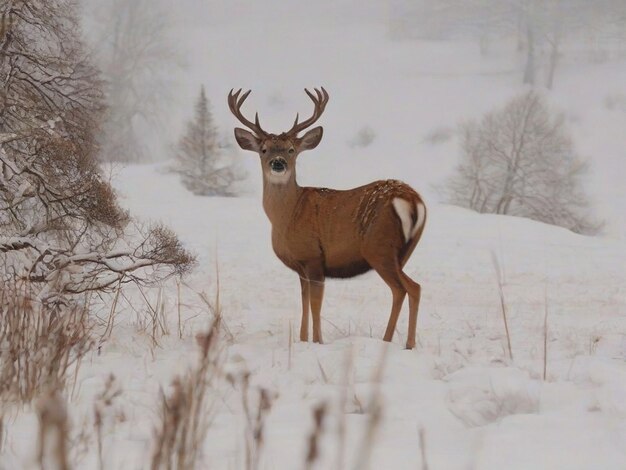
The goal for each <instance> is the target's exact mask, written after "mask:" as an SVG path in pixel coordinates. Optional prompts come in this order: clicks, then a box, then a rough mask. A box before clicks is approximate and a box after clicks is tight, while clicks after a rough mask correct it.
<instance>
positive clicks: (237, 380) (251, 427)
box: [226, 371, 274, 470]
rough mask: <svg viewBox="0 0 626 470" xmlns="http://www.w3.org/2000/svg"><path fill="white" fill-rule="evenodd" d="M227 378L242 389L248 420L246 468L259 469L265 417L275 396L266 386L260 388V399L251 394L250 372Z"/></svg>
mask: <svg viewBox="0 0 626 470" xmlns="http://www.w3.org/2000/svg"><path fill="white" fill-rule="evenodd" d="M226 379H227V380H228V381H229V382H230V384H231V385H232V386H233V387H239V389H240V390H241V403H242V408H243V413H244V418H245V420H246V427H245V432H244V441H245V449H246V461H245V469H246V470H258V469H259V468H260V466H261V457H262V454H263V446H264V444H265V419H266V418H267V415H268V414H269V412H270V411H271V409H272V404H273V401H274V397H273V396H272V394H271V393H270V392H269V391H268V390H267V389H265V388H259V389H258V400H256V401H254V400H255V397H251V396H250V388H251V387H250V373H249V372H247V371H243V372H241V373H239V374H237V375H232V374H229V375H227V376H226Z"/></svg>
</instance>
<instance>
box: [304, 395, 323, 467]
mask: <svg viewBox="0 0 626 470" xmlns="http://www.w3.org/2000/svg"><path fill="white" fill-rule="evenodd" d="M326 412H327V406H326V403H322V404H320V405H318V406H316V407H315V408H313V423H314V425H313V431H311V435H310V436H309V444H308V450H307V454H306V464H305V466H304V468H305V469H307V470H310V469H312V468H313V465H314V464H315V462H316V461H317V459H318V458H319V454H320V450H319V441H320V438H321V436H322V431H323V425H324V418H325V417H326Z"/></svg>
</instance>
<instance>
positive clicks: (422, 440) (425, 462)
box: [419, 426, 428, 470]
mask: <svg viewBox="0 0 626 470" xmlns="http://www.w3.org/2000/svg"><path fill="white" fill-rule="evenodd" d="M419 440H420V455H421V458H422V470H428V460H427V459H426V431H425V430H424V428H423V427H422V426H420V429H419Z"/></svg>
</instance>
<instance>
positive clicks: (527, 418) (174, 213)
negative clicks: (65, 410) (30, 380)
mask: <svg viewBox="0 0 626 470" xmlns="http://www.w3.org/2000/svg"><path fill="white" fill-rule="evenodd" d="M222 3H223V5H221V9H220V10H219V12H220V13H219V14H218V15H217V17H211V19H210V25H209V26H208V27H204V25H203V24H199V25H197V26H192V27H190V30H189V35H190V37H189V38H188V41H189V42H190V43H193V44H196V45H197V49H196V51H195V54H197V56H198V57H200V56H202V57H203V60H202V61H199V62H198V63H194V64H193V66H192V68H191V70H190V71H189V70H188V71H186V72H185V75H186V77H193V80H192V79H190V78H185V79H186V80H188V81H187V82H186V88H185V90H184V94H185V96H186V97H185V98H181V100H180V102H179V103H177V105H176V106H175V107H173V109H172V118H173V119H175V120H180V121H181V122H182V118H183V117H184V116H185V113H187V111H188V110H189V109H191V103H192V101H193V98H194V97H195V95H196V93H197V89H198V86H199V81H198V80H200V79H201V80H202V81H203V82H204V83H205V84H206V85H207V92H208V95H209V96H210V97H211V99H212V100H213V112H214V114H215V116H216V119H217V122H218V123H219V127H220V128H221V129H222V130H226V129H231V128H232V127H233V126H234V124H235V120H234V118H233V117H232V116H230V114H229V111H228V109H227V107H226V105H225V102H226V94H227V92H228V90H230V89H231V88H233V87H235V88H238V87H239V86H249V87H252V88H253V93H252V94H251V96H250V98H249V99H248V101H249V102H246V104H245V106H244V108H245V109H246V110H247V111H248V112H249V113H250V114H251V113H252V112H254V111H255V110H257V109H259V114H260V118H261V122H262V124H263V125H264V126H267V127H268V128H269V129H270V130H273V131H279V130H280V129H282V128H283V127H285V126H287V125H289V124H290V123H291V122H292V120H293V117H294V114H295V112H296V111H299V112H300V113H301V114H306V113H307V110H309V109H310V107H311V103H310V102H309V101H308V99H307V98H306V95H304V93H303V92H302V90H301V88H303V87H304V86H309V87H311V86H319V85H324V86H325V88H326V89H327V90H328V91H329V92H330V96H331V101H330V103H329V106H328V108H327V110H326V113H325V115H324V117H323V118H322V120H323V122H322V125H324V128H325V135H324V139H323V140H322V143H321V144H320V146H319V147H318V148H317V149H315V150H314V151H311V152H308V153H305V154H303V155H302V156H301V157H300V158H299V167H298V170H299V173H298V175H299V176H298V177H299V181H300V183H301V184H308V185H323V186H328V187H338V188H348V187H352V186H356V185H358V184H363V183H365V182H368V181H371V180H374V179H382V178H388V177H390V178H391V177H393V178H401V179H403V180H405V181H406V182H408V183H410V184H411V185H412V186H413V187H415V188H416V189H417V190H418V191H419V192H420V193H422V194H423V195H424V196H425V199H426V204H427V207H428V221H427V223H426V228H425V231H424V235H423V238H422V240H421V242H420V243H419V245H418V247H417V249H416V250H415V252H414V254H413V256H412V257H411V259H410V261H409V263H408V265H407V266H406V268H405V270H406V272H407V273H408V274H409V275H410V276H411V277H412V278H413V279H415V280H416V281H417V282H419V283H420V284H421V285H422V289H423V291H422V292H423V293H422V301H421V305H420V312H419V318H418V345H417V348H416V349H415V350H413V351H407V350H404V349H403V347H402V345H403V344H404V343H405V340H406V330H407V317H408V315H407V305H406V304H405V306H404V309H403V313H402V315H401V316H400V321H399V325H398V331H397V333H396V335H395V337H394V341H393V343H391V344H389V345H388V344H386V343H384V342H382V341H381V338H382V334H383V332H384V329H385V326H386V323H387V319H388V314H389V310H390V307H391V293H390V291H389V289H388V287H387V286H386V285H385V284H384V282H382V280H380V278H378V277H377V276H376V274H375V273H368V274H366V275H363V276H360V277H358V278H355V279H352V280H346V281H339V280H331V281H329V282H327V285H326V292H325V298H324V306H323V310H322V315H323V317H322V320H323V321H322V328H323V331H324V339H325V342H326V344H324V345H317V344H312V343H300V342H299V341H297V340H296V339H295V338H297V336H298V335H297V332H298V329H299V321H300V292H299V282H298V278H297V276H296V275H295V274H294V273H293V272H290V271H289V270H288V269H287V268H285V267H284V266H283V265H282V264H281V263H280V262H279V261H278V259H277V258H276V257H275V256H274V254H273V252H272V250H271V242H270V224H269V222H268V221H267V219H266V217H265V214H264V213H263V210H262V207H261V198H260V186H261V174H260V169H259V168H258V162H257V161H256V160H257V157H256V156H255V155H253V154H248V153H246V154H242V155H241V159H242V161H243V162H245V164H246V166H247V167H248V169H249V172H250V175H251V176H250V186H249V187H248V188H246V193H245V194H244V196H242V197H239V198H219V197H215V198H201V197H195V196H193V195H191V194H190V193H188V192H187V191H185V190H184V188H183V187H182V186H181V185H180V184H179V182H178V180H177V177H176V176H175V175H172V174H167V173H166V172H165V171H164V169H165V167H166V166H167V164H154V165H146V166H128V167H125V168H117V169H115V170H114V172H113V173H114V184H115V186H116V187H117V188H118V190H119V193H120V197H121V202H122V204H123V205H124V206H125V207H127V208H129V209H130V211H131V212H132V213H133V214H136V215H138V216H139V217H140V218H142V219H143V220H158V221H162V222H164V223H165V224H167V225H169V226H170V227H171V228H172V229H173V230H174V231H175V232H176V233H178V234H179V235H180V237H181V239H182V240H183V241H184V243H185V244H186V246H187V247H189V248H190V249H191V250H192V251H194V252H195V253H196V254H197V255H198V260H199V265H198V268H197V269H196V271H195V272H194V273H193V275H192V276H191V277H190V278H189V279H187V280H186V281H185V285H184V286H183V297H184V306H183V313H182V316H183V338H182V339H179V338H178V337H177V334H176V329H177V312H176V301H177V294H176V286H175V285H174V284H173V283H170V284H168V285H167V286H166V287H165V288H164V290H163V292H162V293H161V294H162V295H163V298H164V301H165V303H166V315H167V322H168V328H169V330H170V334H169V335H166V336H163V337H159V338H158V339H157V341H158V345H157V346H155V345H154V344H153V343H152V339H151V338H150V335H149V334H148V332H147V331H146V328H145V323H146V322H147V321H148V320H146V318H147V313H146V310H147V307H146V304H145V302H144V301H143V300H141V297H140V296H138V295H135V296H131V297H129V301H126V300H124V301H121V302H120V306H119V312H118V314H117V316H116V319H115V327H114V329H113V334H112V337H111V338H110V339H109V340H107V341H105V342H104V343H102V344H101V347H100V348H99V350H98V351H94V352H93V353H92V354H91V355H90V356H88V358H86V359H85V360H84V361H83V363H82V365H81V367H80V369H79V371H78V374H77V381H76V385H75V387H74V388H73V389H72V390H70V393H71V399H70V406H69V412H70V415H71V418H72V424H73V426H74V429H75V432H76V433H77V434H78V433H79V432H80V431H81V430H85V431H86V432H87V433H88V434H91V437H90V438H89V439H91V440H90V441H89V442H90V443H91V445H90V446H89V447H88V450H87V451H86V452H84V453H82V454H81V450H80V449H81V447H80V446H78V445H77V446H75V447H74V450H73V456H74V458H75V459H76V461H78V462H80V464H79V465H78V466H77V468H81V469H83V468H84V469H89V468H98V463H97V454H96V451H95V448H96V446H95V444H94V441H93V439H94V437H93V423H92V421H93V406H94V401H95V397H96V396H97V394H98V393H100V392H101V391H102V389H103V387H104V383H105V382H106V380H107V377H108V375H109V374H110V373H112V374H114V375H115V376H116V379H117V381H118V383H119V384H120V386H121V388H122V395H121V397H120V398H119V399H118V401H117V402H116V403H115V404H114V406H113V407H114V410H113V411H111V413H110V416H109V421H108V424H107V427H106V428H105V435H104V457H105V468H129V469H130V468H147V467H148V465H149V459H150V456H151V451H152V448H151V445H152V444H151V440H152V436H153V429H154V427H155V425H156V424H155V423H156V419H157V414H158V406H159V390H160V389H162V388H163V389H165V390H166V391H167V390H168V386H169V383H170V382H171V379H172V378H173V377H174V375H176V374H179V373H181V372H183V371H184V370H185V369H186V368H187V367H191V366H193V365H194V364H195V360H196V357H197V348H196V345H195V341H194V334H195V333H197V332H198V331H202V329H203V328H206V326H207V325H208V322H209V315H208V314H207V312H206V307H205V306H204V305H203V302H202V301H201V300H200V298H199V296H198V295H197V294H196V293H194V292H206V295H207V297H208V298H210V299H213V298H214V295H215V293H216V286H217V282H218V279H219V296H220V304H221V308H222V311H223V315H224V322H225V326H226V328H227V330H228V332H229V333H230V335H232V336H231V337H229V338H227V339H226V340H225V342H224V344H223V347H224V352H223V357H224V367H225V368H226V370H228V371H241V370H247V371H249V372H250V373H251V381H252V384H253V386H254V387H260V386H262V387H265V388H267V389H268V390H270V391H271V393H272V394H273V396H275V399H274V404H273V407H272V409H271V412H270V414H269V416H268V419H267V422H266V425H265V432H266V435H265V447H264V449H263V452H262V463H261V467H260V468H262V469H274V468H276V469H283V468H300V467H302V466H303V462H304V458H305V455H306V446H307V439H308V436H309V433H310V432H311V430H312V429H313V418H312V411H311V410H312V408H313V406H314V405H316V404H319V403H321V402H327V403H328V404H329V410H328V415H327V417H326V421H325V424H324V431H323V434H322V438H321V439H322V440H321V444H320V448H321V455H320V461H319V462H318V464H317V466H316V468H319V469H326V468H335V465H336V462H337V458H338V457H337V456H338V455H339V453H340V451H339V449H338V446H339V443H340V442H341V438H340V429H341V423H342V422H345V425H346V429H347V431H346V446H345V449H344V452H345V456H344V459H345V463H346V465H345V468H353V465H354V463H355V462H356V461H357V457H358V456H359V455H360V453H361V452H363V450H362V445H363V442H364V434H365V432H366V428H367V426H368V424H367V423H368V420H369V419H370V417H369V416H370V415H369V409H370V403H371V401H372V400H373V399H375V396H376V390H377V389H378V390H379V393H380V395H381V405H382V421H381V423H380V425H379V426H378V428H377V429H376V434H375V437H374V445H373V446H372V447H371V448H370V449H369V450H370V451H371V461H370V468H372V469H379V468H394V469H400V470H401V469H405V468H406V469H413V468H419V467H420V459H421V457H420V456H421V452H422V449H421V444H420V431H421V432H422V433H423V436H424V449H423V453H424V455H425V456H426V460H427V462H428V465H429V468H432V469H439V468H445V469H467V468H476V469H485V470H487V469H502V468H507V469H528V468H533V469H568V470H569V469H590V468H598V469H623V468H626V268H625V266H626V222H625V221H624V218H623V214H624V213H625V211H624V208H625V204H624V198H625V196H626V193H625V191H626V190H625V186H624V185H623V184H622V181H621V179H622V178H623V174H624V170H625V169H626V168H625V167H624V165H625V164H624V159H623V129H624V125H625V124H626V113H623V112H621V111H619V110H615V109H609V108H607V107H606V106H605V104H604V100H605V98H606V97H607V96H609V95H611V94H618V95H619V94H624V93H626V89H625V88H624V83H626V80H624V78H626V77H625V75H626V63H610V64H609V63H607V64H600V65H597V64H596V65H587V66H578V65H577V66H573V65H568V64H564V65H563V66H562V67H561V68H560V69H559V71H558V72H557V74H558V75H557V81H558V82H557V86H556V90H555V91H554V92H553V93H551V94H550V97H549V98H550V100H551V101H552V102H553V103H554V104H555V105H557V106H559V107H561V109H564V111H565V112H566V114H567V115H568V116H569V117H570V119H569V121H570V125H571V127H572V131H573V137H574V140H575V143H576V145H577V147H578V148H579V149H580V151H581V154H582V155H585V156H589V157H592V158H593V160H592V166H593V169H594V173H593V181H592V184H591V188H592V191H593V194H594V196H595V198H596V200H597V202H598V204H599V206H600V207H601V210H602V213H603V214H604V215H605V217H607V218H608V222H609V226H608V233H607V236H605V237H598V238H589V237H582V236H579V235H576V234H573V233H571V232H568V231H566V230H564V229H560V228H557V227H552V226H548V225H545V224H541V223H537V222H532V221H529V220H525V219H521V218H514V217H504V216H494V215H478V214H475V213H472V212H470V211H466V210H464V209H460V208H456V207H451V206H446V205H443V204H439V203H438V202H437V201H438V197H437V194H436V192H435V191H434V190H433V185H435V184H437V183H440V182H441V181H442V179H443V178H444V177H445V176H446V175H447V174H448V173H449V171H450V170H451V168H453V166H454V165H455V163H456V155H458V148H457V142H456V139H455V138H454V136H453V137H451V138H450V139H448V140H445V141H444V142H442V143H439V144H437V143H433V142H431V141H429V140H428V139H427V138H426V137H427V136H428V135H431V134H432V133H433V132H436V131H442V130H446V129H450V128H454V126H455V125H456V124H457V123H458V122H459V121H460V120H463V119H468V118H475V117H478V116H480V115H481V113H483V112H485V111H488V110H490V109H492V108H493V107H494V106H496V105H499V104H501V103H502V102H503V101H504V100H506V99H508V98H509V97H511V96H513V95H514V94H515V93H517V92H519V91H520V89H521V88H520V87H519V86H518V85H516V83H517V81H518V78H519V77H518V75H519V71H518V69H517V68H516V67H517V64H516V63H514V62H512V61H511V60H510V59H508V56H507V55H505V54H504V52H503V53H502V54H499V53H498V52H497V51H496V52H494V55H493V56H491V57H487V58H484V59H481V58H480V56H479V54H478V48H477V46H475V45H471V44H458V43H457V44H455V43H425V42H421V43H417V42H400V43H396V42H392V41H390V40H388V39H386V36H385V32H384V30H383V28H382V27H381V26H380V24H379V23H371V24H368V23H357V22H356V21H350V22H347V23H346V24H345V25H342V26H341V27H338V20H332V19H328V17H327V16H323V14H324V12H325V11H326V10H324V7H323V6H317V7H311V8H313V10H314V11H313V12H314V13H317V14H319V15H322V17H321V19H320V18H318V19H317V20H316V19H315V18H314V17H313V18H312V16H314V15H311V16H307V17H306V18H304V17H303V18H300V19H295V20H294V21H293V22H286V21H284V22H281V21H280V18H277V16H278V17H280V15H273V14H271V10H270V11H266V10H261V11H257V12H256V13H258V14H259V16H254V14H253V13H254V11H253V12H248V13H246V14H245V15H238V14H235V13H233V15H228V13H227V12H228V11H230V10H229V8H230V9H233V12H235V11H237V8H238V6H237V5H239V7H241V5H240V3H241V2H237V5H235V6H228V4H229V3H228V2H222ZM320 3H321V4H322V5H325V2H320ZM381 3H382V2H381ZM350 4H351V3H350V2H343V3H342V7H343V8H346V9H348V7H349V5H350ZM250 7H251V8H253V9H255V10H256V9H258V8H259V7H254V6H253V5H250ZM381 8H382V7H381ZM374 10H376V9H374ZM333 11H334V10H333ZM374 13H380V12H379V11H378V10H376V11H374ZM361 14H362V15H365V13H363V12H361ZM368 18H370V17H368ZM325 19H328V22H327V23H325V22H324V21H325ZM364 24H365V25H364ZM217 40H219V42H218V41H217ZM216 44H217V45H216ZM224 45H228V47H224ZM216 64H219V66H217V65H216ZM283 65H284V66H283ZM200 77H201V78H200ZM599 83H601V84H602V86H598V84H599ZM272 97H273V98H272ZM178 118H180V119H178ZM363 126H369V127H371V128H372V129H374V130H375V132H376V136H375V139H374V141H373V143H372V144H371V145H369V146H367V147H353V146H350V145H349V142H350V140H351V138H352V137H353V136H354V135H355V134H356V133H357V132H358V130H359V129H361V128H363ZM176 130H177V129H176V128H175V127H174V128H173V129H172V130H171V132H173V133H175V131H176ZM494 257H495V258H496V259H497V263H498V266H499V268H498V269H499V276H500V279H501V282H502V287H501V288H502V293H503V295H504V298H505V303H506V308H507V317H508V323H509V325H508V326H509V331H510V336H511V348H512V353H513V359H511V358H509V354H508V346H507V340H506V336H505V332H504V326H503V318H502V313H501V307H500V287H499V285H498V275H497V274H496V271H495V270H496V267H495V266H494V263H493V258H494ZM187 286H188V287H187ZM157 295H159V293H156V292H148V293H147V296H148V298H149V299H150V300H151V301H152V302H153V303H155V302H156V296H157ZM131 304H132V306H131ZM546 310H547V324H548V329H547V353H546V355H547V380H545V381H544V380H543V361H544V333H545V331H544V318H545V315H546ZM101 315H102V316H103V317H106V315H108V309H104V310H103V312H101ZM290 338H293V343H291V342H290ZM379 367H381V368H382V377H381V380H380V384H377V382H376V379H375V373H376V370H377V369H378V368H379ZM344 400H345V404H342V402H343V401H344ZM213 405H214V407H213V413H214V416H213V420H212V425H211V428H210V430H209V435H208V438H207V440H206V443H205V448H204V453H205V457H206V462H208V463H209V464H210V467H211V468H220V469H221V468H225V469H226V468H243V462H244V458H245V457H244V454H245V451H244V438H243V436H244V429H245V418H244V416H243V412H242V409H241V396H240V392H239V391H238V390H235V389H233V388H229V387H221V388H219V390H217V391H216V396H215V397H214V404H213ZM116 417H117V418H116ZM4 423H5V426H6V428H7V430H8V431H7V432H6V433H5V434H6V438H5V442H4V443H3V445H1V446H0V468H1V469H14V468H37V465H36V462H35V455H36V439H34V438H33V436H35V435H36V427H37V420H36V417H35V414H34V412H33V411H31V410H29V409H26V410H24V411H21V412H20V413H14V414H12V415H9V416H5V417H4Z"/></svg>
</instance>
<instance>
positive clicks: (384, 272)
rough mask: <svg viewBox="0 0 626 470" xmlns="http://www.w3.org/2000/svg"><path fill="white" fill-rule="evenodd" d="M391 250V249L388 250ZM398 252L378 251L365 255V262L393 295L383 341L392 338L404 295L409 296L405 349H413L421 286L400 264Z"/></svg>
mask: <svg viewBox="0 0 626 470" xmlns="http://www.w3.org/2000/svg"><path fill="white" fill-rule="evenodd" d="M389 251H391V250H389ZM399 258H400V256H398V253H396V252H391V253H379V254H371V255H370V256H369V257H366V260H367V262H368V263H369V264H370V266H372V268H374V269H375V270H376V272H377V273H378V274H379V276H380V277H381V278H382V279H383V280H384V281H385V283H386V284H387V285H388V286H389V288H390V289H391V293H392V295H393V303H392V306H391V313H390V315H389V322H388V323H387V329H386V330H385V336H384V337H383V339H384V340H385V341H391V340H392V338H393V334H394V331H395V329H396V325H397V323H398V317H399V316H400V310H401V309H402V304H403V302H404V298H405V296H406V295H407V294H408V296H409V329H408V335H407V340H406V347H407V349H413V348H414V347H415V335H416V331H417V309H418V307H419V301H420V295H421V287H420V285H419V284H418V283H416V282H415V281H413V280H412V279H411V278H410V277H409V276H407V275H406V274H405V273H404V272H403V271H402V268H401V266H400V262H401V261H402V260H400V259H399Z"/></svg>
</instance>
